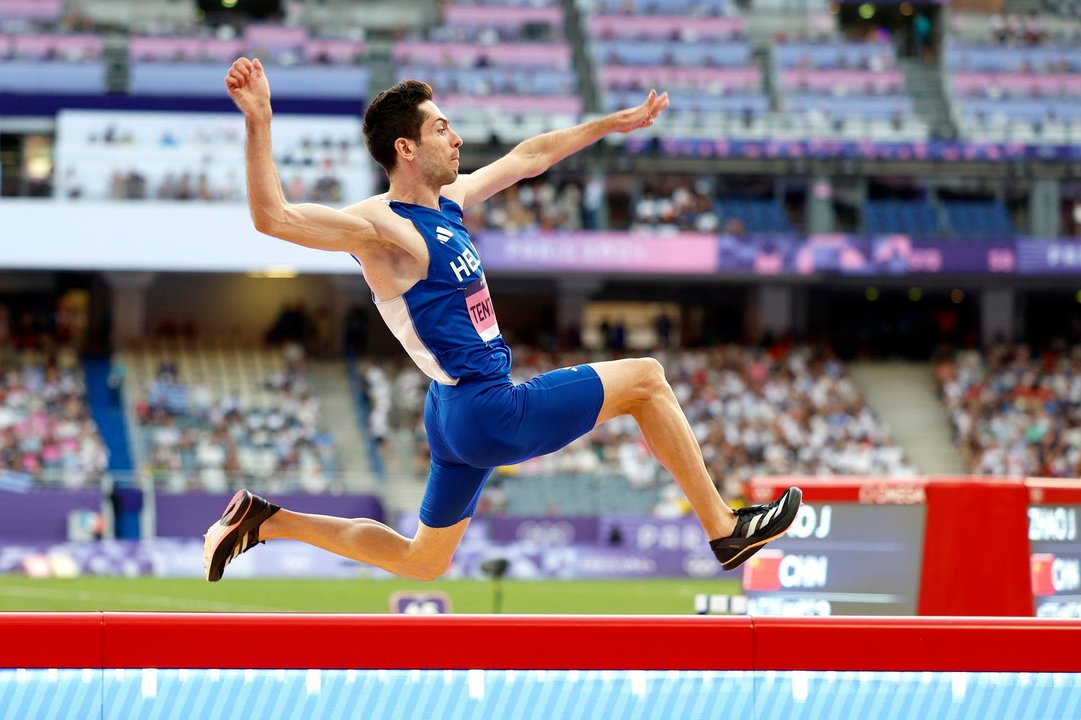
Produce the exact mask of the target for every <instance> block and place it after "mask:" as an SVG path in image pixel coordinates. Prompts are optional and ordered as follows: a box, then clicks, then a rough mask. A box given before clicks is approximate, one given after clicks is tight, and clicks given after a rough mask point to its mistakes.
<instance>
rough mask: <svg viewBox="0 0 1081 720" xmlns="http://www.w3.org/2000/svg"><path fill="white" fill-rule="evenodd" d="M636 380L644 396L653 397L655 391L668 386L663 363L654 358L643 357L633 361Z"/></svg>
mask: <svg viewBox="0 0 1081 720" xmlns="http://www.w3.org/2000/svg"><path fill="white" fill-rule="evenodd" d="M634 362H635V363H637V365H638V367H636V368H635V370H636V371H637V375H638V382H639V384H640V385H641V387H642V394H643V396H645V397H646V398H650V397H653V396H654V395H655V394H656V393H658V392H660V391H662V390H664V389H665V388H667V387H668V380H667V378H665V376H664V365H661V363H660V362H659V361H658V360H657V359H656V358H651V357H644V358H638V359H636V360H635V361H634Z"/></svg>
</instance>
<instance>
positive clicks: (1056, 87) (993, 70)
mask: <svg viewBox="0 0 1081 720" xmlns="http://www.w3.org/2000/svg"><path fill="white" fill-rule="evenodd" d="M943 68H944V71H945V73H946V83H947V86H948V88H949V90H950V92H949V97H950V98H951V102H952V108H951V110H952V113H953V115H954V121H955V123H956V124H957V126H958V127H959V128H960V130H961V135H962V137H964V138H967V139H971V140H985V141H997V142H1004V141H1021V142H1030V143H1052V144H1067V143H1069V142H1076V141H1077V140H1078V139H1081V50H1079V49H1077V48H1076V47H1073V46H1064V45H1042V46H1041V45H1037V46H1024V47H1013V46H1010V47H1007V46H1002V45H984V44H966V43H952V44H950V45H949V47H948V48H947V50H946V54H945V57H944V59H943Z"/></svg>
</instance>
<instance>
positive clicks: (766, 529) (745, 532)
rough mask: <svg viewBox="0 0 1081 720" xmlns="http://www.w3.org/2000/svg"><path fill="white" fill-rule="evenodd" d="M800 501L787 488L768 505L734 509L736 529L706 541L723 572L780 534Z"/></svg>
mask: <svg viewBox="0 0 1081 720" xmlns="http://www.w3.org/2000/svg"><path fill="white" fill-rule="evenodd" d="M802 501H803V491H802V490H800V489H799V488H797V487H791V488H788V489H787V490H785V492H784V494H783V495H781V497H779V498H778V499H776V500H774V501H773V502H771V503H766V504H765V505H751V506H750V507H745V508H740V509H739V510H736V529H735V530H734V531H733V532H732V534H731V535H729V536H728V537H723V538H717V539H716V540H710V541H709V546H710V548H711V549H712V550H713V554H714V555H716V556H717V559H718V560H719V561H720V562H721V565H722V566H724V569H725V570H735V569H736V568H738V567H739V566H740V565H742V564H743V563H745V562H746V561H747V559H748V558H750V557H751V556H752V555H754V554H755V553H756V552H758V551H759V550H760V549H761V548H762V546H763V545H765V544H766V543H768V542H769V541H770V540H776V539H777V538H779V537H780V536H781V535H784V533H785V531H786V530H788V526H789V525H791V524H792V521H793V520H795V519H796V513H797V512H799V506H800V503H801V502H802Z"/></svg>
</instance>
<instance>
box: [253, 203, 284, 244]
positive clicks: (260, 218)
mask: <svg viewBox="0 0 1081 720" xmlns="http://www.w3.org/2000/svg"><path fill="white" fill-rule="evenodd" d="M251 220H252V224H253V225H255V229H256V230H257V231H259V232H261V233H264V234H266V235H273V236H274V237H281V233H282V225H283V224H282V219H281V218H280V217H278V216H277V215H276V214H274V213H271V212H267V211H265V210H262V209H259V208H254V207H253V208H252V209H251Z"/></svg>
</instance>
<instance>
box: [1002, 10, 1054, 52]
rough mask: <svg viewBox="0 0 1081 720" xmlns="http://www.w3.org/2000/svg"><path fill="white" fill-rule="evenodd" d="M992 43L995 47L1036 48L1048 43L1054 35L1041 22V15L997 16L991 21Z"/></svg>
mask: <svg viewBox="0 0 1081 720" xmlns="http://www.w3.org/2000/svg"><path fill="white" fill-rule="evenodd" d="M990 31H991V42H992V43H994V44H995V45H1010V46H1019V45H1020V46H1028V47H1035V46H1038V45H1043V44H1045V43H1047V42H1048V41H1049V40H1050V39H1051V38H1052V35H1051V33H1050V31H1048V29H1047V28H1045V27H1044V25H1043V22H1042V21H1041V20H1040V14H1039V13H1037V12H1030V13H1027V14H1024V15H1022V14H1019V13H1011V14H1009V15H1002V14H996V15H992V16H991V21H990Z"/></svg>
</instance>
